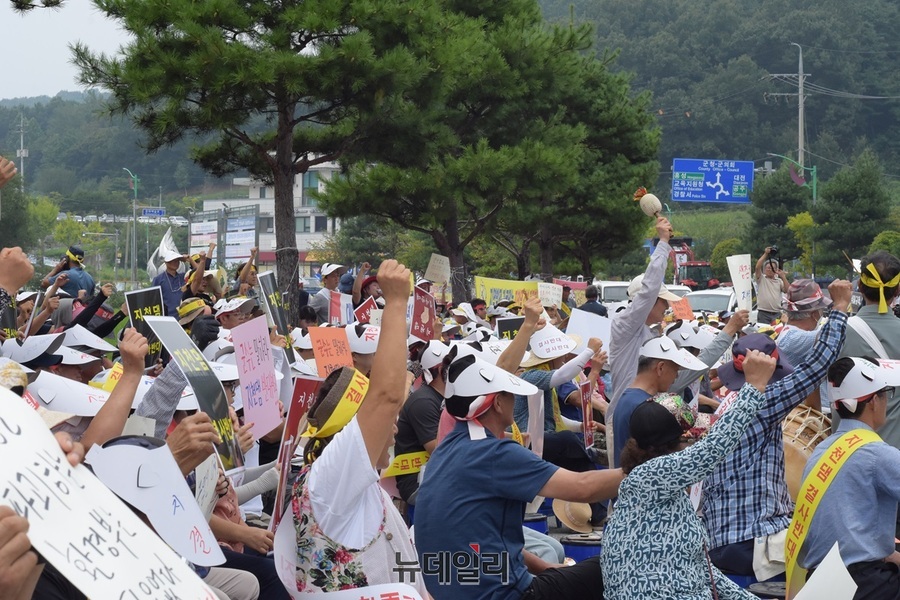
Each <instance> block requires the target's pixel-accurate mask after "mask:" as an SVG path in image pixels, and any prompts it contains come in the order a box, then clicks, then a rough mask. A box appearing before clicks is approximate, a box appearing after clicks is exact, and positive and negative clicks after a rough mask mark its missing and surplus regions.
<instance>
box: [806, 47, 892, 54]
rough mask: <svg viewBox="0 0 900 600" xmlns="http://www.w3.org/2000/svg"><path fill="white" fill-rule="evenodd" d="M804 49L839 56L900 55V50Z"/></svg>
mask: <svg viewBox="0 0 900 600" xmlns="http://www.w3.org/2000/svg"><path fill="white" fill-rule="evenodd" d="M804 48H809V49H811V50H821V51H822V52H835V53H839V54H900V50H838V49H837V48H820V47H818V46H804Z"/></svg>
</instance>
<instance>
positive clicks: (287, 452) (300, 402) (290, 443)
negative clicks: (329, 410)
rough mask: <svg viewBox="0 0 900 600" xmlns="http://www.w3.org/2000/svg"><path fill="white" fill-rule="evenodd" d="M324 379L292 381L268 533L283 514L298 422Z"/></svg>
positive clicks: (304, 377)
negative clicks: (279, 467)
mask: <svg viewBox="0 0 900 600" xmlns="http://www.w3.org/2000/svg"><path fill="white" fill-rule="evenodd" d="M323 381H324V379H322V378H319V377H307V376H304V375H300V376H298V377H297V379H296V380H295V381H294V393H293V396H292V397H291V403H290V405H289V408H288V413H287V418H286V419H285V422H284V431H283V432H282V433H281V447H280V448H279V449H278V464H280V465H281V473H280V474H279V476H278V490H277V491H276V493H275V510H274V511H273V512H272V519H271V521H270V522H269V531H275V530H276V529H277V528H278V523H279V521H280V520H281V516H280V515H282V514H283V513H284V506H285V494H286V493H287V491H286V489H285V488H286V486H287V483H288V475H289V473H290V470H291V457H292V456H294V451H295V450H296V449H297V444H298V443H299V441H300V435H301V434H302V433H303V432H302V431H300V430H299V429H300V422H301V421H302V420H303V417H304V416H305V415H306V413H307V411H309V407H310V406H312V403H313V402H314V401H315V399H316V393H317V392H318V391H319V386H320V385H321V384H322V382H323Z"/></svg>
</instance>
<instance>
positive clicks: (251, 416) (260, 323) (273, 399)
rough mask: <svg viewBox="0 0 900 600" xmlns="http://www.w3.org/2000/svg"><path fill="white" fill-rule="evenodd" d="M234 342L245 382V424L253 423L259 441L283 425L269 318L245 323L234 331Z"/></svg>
mask: <svg viewBox="0 0 900 600" xmlns="http://www.w3.org/2000/svg"><path fill="white" fill-rule="evenodd" d="M231 340H232V341H233V342H234V356H235V358H236V362H237V370H238V377H239V379H240V382H241V400H242V401H243V403H244V421H245V422H246V423H253V427H251V428H250V431H251V433H253V437H254V438H257V439H258V438H261V437H263V436H264V435H267V434H268V433H269V432H271V431H272V430H273V429H275V428H276V427H278V425H280V424H281V414H280V412H279V410H278V382H277V381H276V380H275V361H274V360H273V358H272V346H271V344H270V343H269V328H268V327H267V326H266V320H265V318H263V317H257V318H255V319H253V320H251V321H247V322H246V323H241V324H240V325H238V326H237V327H235V328H234V329H232V330H231Z"/></svg>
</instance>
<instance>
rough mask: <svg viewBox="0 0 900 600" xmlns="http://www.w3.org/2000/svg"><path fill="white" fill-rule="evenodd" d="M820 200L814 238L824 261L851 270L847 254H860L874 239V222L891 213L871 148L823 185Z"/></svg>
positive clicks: (821, 259)
mask: <svg viewBox="0 0 900 600" xmlns="http://www.w3.org/2000/svg"><path fill="white" fill-rule="evenodd" d="M821 196H822V197H821V199H820V200H819V203H818V204H817V205H816V206H814V207H813V208H812V211H811V212H812V216H813V219H814V220H815V222H816V228H815V229H814V230H813V238H814V239H815V240H816V244H817V246H816V257H817V260H820V261H821V262H822V264H824V265H828V266H832V267H838V266H840V267H844V268H845V269H849V265H847V261H846V259H845V258H844V253H846V254H847V255H849V256H851V257H856V256H861V255H862V254H864V253H865V252H866V249H867V248H868V247H869V244H871V241H872V224H873V223H882V222H884V221H885V220H886V219H887V218H888V216H889V215H890V202H891V200H890V197H889V196H888V194H887V192H886V190H885V186H884V174H883V172H882V169H881V164H880V163H879V161H878V158H877V157H876V156H875V154H874V153H873V152H872V151H871V150H865V151H863V153H862V154H860V155H859V156H858V157H857V158H856V160H855V161H854V163H853V165H852V166H850V167H844V168H842V169H841V170H840V171H838V173H837V174H836V175H835V176H834V177H833V178H832V179H831V180H830V181H828V183H826V184H825V185H824V186H823V187H822V195H821Z"/></svg>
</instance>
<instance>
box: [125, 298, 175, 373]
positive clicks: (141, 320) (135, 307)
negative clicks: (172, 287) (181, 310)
mask: <svg viewBox="0 0 900 600" xmlns="http://www.w3.org/2000/svg"><path fill="white" fill-rule="evenodd" d="M125 306H127V307H128V320H129V322H130V323H131V326H132V327H134V328H135V329H137V332H138V333H139V334H141V335H142V336H144V337H145V338H147V344H148V345H149V346H150V350H149V352H147V356H145V357H144V367H145V368H148V369H149V368H150V367H152V366H154V365H155V364H156V361H157V360H158V359H159V356H160V354H161V353H162V343H160V341H159V338H158V337H157V336H156V333H154V331H153V329H152V328H151V327H150V326H149V325H147V322H146V319H145V317H162V316H164V315H165V314H166V308H165V306H163V297H162V289H161V288H160V287H159V286H156V287H152V288H145V289H142V290H135V291H133V292H125ZM176 324H177V323H176Z"/></svg>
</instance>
